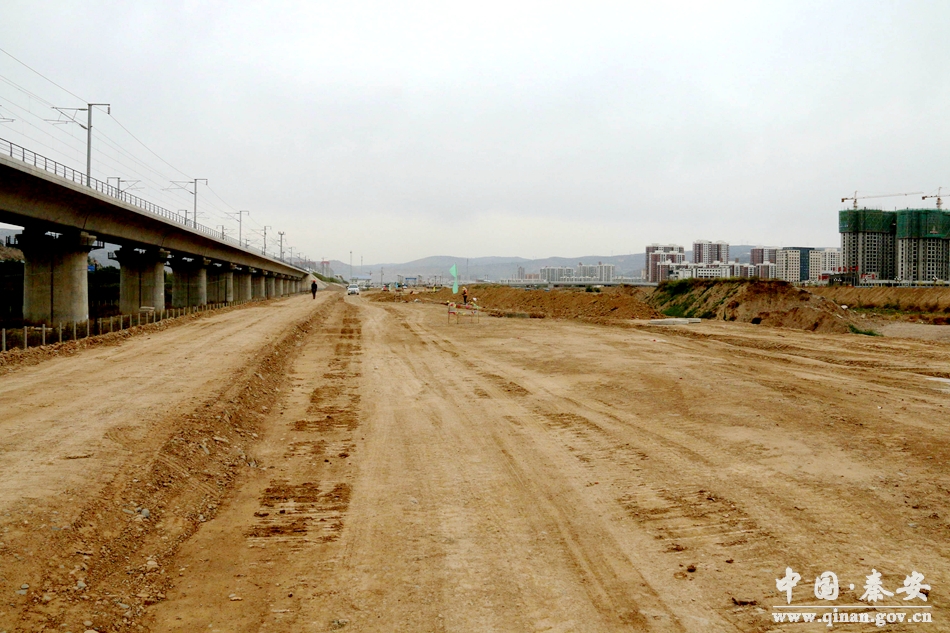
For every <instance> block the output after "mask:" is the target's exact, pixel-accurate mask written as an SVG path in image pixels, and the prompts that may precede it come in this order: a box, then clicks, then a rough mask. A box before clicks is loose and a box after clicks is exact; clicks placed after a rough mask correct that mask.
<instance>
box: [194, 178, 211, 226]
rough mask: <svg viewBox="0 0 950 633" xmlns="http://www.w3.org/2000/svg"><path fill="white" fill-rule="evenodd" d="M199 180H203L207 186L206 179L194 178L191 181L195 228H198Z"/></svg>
mask: <svg viewBox="0 0 950 633" xmlns="http://www.w3.org/2000/svg"><path fill="white" fill-rule="evenodd" d="M199 180H204V181H205V184H206V185H207V184H208V179H207V178H195V179H194V180H193V181H192V182H193V183H194V184H195V213H194V221H195V228H198V181H199Z"/></svg>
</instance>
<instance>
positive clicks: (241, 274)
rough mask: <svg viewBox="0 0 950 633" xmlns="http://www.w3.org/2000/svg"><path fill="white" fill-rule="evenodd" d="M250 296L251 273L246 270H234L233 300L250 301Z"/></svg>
mask: <svg viewBox="0 0 950 633" xmlns="http://www.w3.org/2000/svg"><path fill="white" fill-rule="evenodd" d="M252 297H253V295H252V294H251V273H250V272H248V270H247V268H242V269H236V270H235V272H234V300H235V301H250V300H251V299H252Z"/></svg>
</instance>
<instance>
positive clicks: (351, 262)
mask: <svg viewBox="0 0 950 633" xmlns="http://www.w3.org/2000/svg"><path fill="white" fill-rule="evenodd" d="M350 281H353V251H350Z"/></svg>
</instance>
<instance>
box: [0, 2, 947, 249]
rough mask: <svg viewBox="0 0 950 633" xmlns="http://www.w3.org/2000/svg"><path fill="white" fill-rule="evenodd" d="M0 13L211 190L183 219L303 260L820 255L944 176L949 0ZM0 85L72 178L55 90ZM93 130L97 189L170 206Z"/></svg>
mask: <svg viewBox="0 0 950 633" xmlns="http://www.w3.org/2000/svg"><path fill="white" fill-rule="evenodd" d="M3 4H4V8H3V11H2V13H3V18H2V20H0V47H2V48H3V49H4V50H6V51H8V52H9V53H10V54H12V55H14V56H16V57H17V58H19V59H20V60H22V61H23V62H25V63H27V64H29V65H30V66H31V67H33V68H34V69H36V70H38V71H39V72H41V73H43V74H44V75H46V76H47V77H49V78H50V79H52V80H54V81H55V82H57V83H58V84H60V85H61V86H63V87H64V88H66V89H68V90H70V91H71V92H73V93H75V94H76V95H79V96H80V97H82V98H83V99H88V100H91V101H104V102H109V103H111V104H112V107H113V114H114V115H115V118H116V120H117V121H118V122H121V124H122V125H124V126H125V127H126V128H128V130H130V131H131V132H132V133H133V134H134V135H135V136H137V137H138V138H139V139H141V140H142V141H144V143H145V144H146V145H148V147H150V148H151V149H152V150H154V151H155V152H156V153H157V154H158V155H160V156H161V157H162V158H164V159H165V160H167V161H168V162H169V163H171V164H172V165H174V166H175V167H177V168H178V169H180V170H182V171H183V172H184V173H185V174H187V175H188V176H189V177H199V178H201V177H206V178H208V179H209V184H210V186H211V188H212V190H213V192H214V194H216V195H217V196H220V198H221V199H218V198H216V197H215V195H212V194H211V193H210V192H205V191H204V190H203V188H202V189H199V208H200V210H201V212H202V215H201V216H199V220H200V221H202V222H203V223H204V224H207V225H209V226H213V225H217V224H222V223H223V224H225V225H227V227H228V228H229V229H230V228H231V227H232V226H233V227H236V222H234V221H232V220H230V219H229V218H225V217H224V216H223V215H222V213H223V212H226V211H231V209H230V208H229V207H228V205H230V207H233V208H234V209H250V210H251V212H252V216H251V219H250V220H249V221H246V222H248V225H247V226H248V228H249V229H250V228H254V229H259V228H260V227H261V226H262V225H264V224H267V225H270V226H272V227H273V229H272V231H274V232H276V231H278V230H282V231H285V232H286V233H287V238H288V242H289V244H292V245H294V246H295V248H297V249H302V250H303V252H305V253H307V254H308V255H310V256H311V257H313V258H320V257H326V258H336V259H340V260H344V261H346V260H347V257H348V253H349V251H351V250H352V251H353V254H354V257H355V258H358V257H359V256H361V255H362V256H363V257H364V260H365V262H366V263H367V264H370V263H379V262H393V261H405V260H410V259H415V258H419V257H424V256H427V255H436V254H452V255H458V256H461V257H478V256H487V255H519V256H523V257H545V256H552V255H559V256H565V257H577V256H582V255H589V254H604V255H609V254H610V253H613V254H621V253H633V252H639V251H642V250H643V247H644V245H645V244H647V243H650V242H655V241H661V242H666V241H673V242H678V243H684V244H689V243H691V242H692V240H694V239H712V240H717V239H724V240H727V241H730V242H732V243H766V244H777V245H814V246H828V245H835V244H837V243H838V234H837V214H836V211H837V210H838V209H839V208H840V207H841V206H842V205H841V204H840V202H839V199H840V198H841V197H842V196H845V195H850V193H851V192H853V191H854V190H856V189H857V190H860V191H862V192H863V193H867V194H871V193H891V192H901V191H918V190H925V191H927V192H930V191H931V190H935V189H936V188H937V187H938V186H940V185H944V186H948V187H950V164H948V161H950V159H948V151H947V148H948V145H950V143H948V142H950V123H948V117H947V115H946V104H947V103H948V102H950V53H948V51H947V47H946V44H945V42H946V40H947V36H948V34H950V4H948V3H946V2H871V1H858V2H833V3H832V2H801V1H798V2H750V3H734V2H733V3H723V2H667V3H656V2H643V3H638V2H623V3H583V4H582V3H575V4H567V3H551V2H537V3H529V2H510V1H509V2H500V3H491V2H483V3H478V4H477V5H473V4H465V5H463V4H461V3H444V2H433V3H392V2H378V3H368V2H333V3H318V2H298V3H290V2H243V1H235V0H232V1H230V2H181V3H179V2H169V1H163V2H98V1H95V0H91V1H86V2H82V3H78V2H43V1H37V0H29V1H25V0H5V2H4V3H3ZM0 76H2V77H3V78H5V79H7V80H9V81H11V82H13V83H14V84H16V86H18V87H14V86H12V85H11V84H10V83H6V82H0V117H12V118H15V119H17V120H16V121H15V122H13V123H0V137H2V138H6V139H8V140H11V141H14V142H16V143H20V144H22V145H25V146H27V147H29V148H31V149H35V150H36V151H37V152H39V153H41V154H47V155H50V156H51V157H52V158H59V159H62V160H64V161H66V162H68V163H70V164H72V165H75V166H76V167H77V168H84V165H85V154H84V151H85V150H84V143H85V141H84V138H85V137H84V132H83V131H82V130H81V129H80V128H79V127H78V126H57V127H55V128H54V127H53V126H51V125H49V124H46V123H43V122H42V121H41V119H42V118H54V117H55V113H52V112H51V111H50V110H49V109H48V107H46V105H44V103H43V101H48V102H50V103H52V104H54V105H60V106H79V105H81V104H80V103H79V101H78V100H77V99H75V98H73V97H71V96H70V95H68V94H66V93H64V92H63V91H61V90H59V89H58V88H56V87H55V86H53V85H51V84H49V83H47V82H45V81H43V80H41V79H39V78H37V77H36V76H35V75H33V74H32V73H30V72H29V71H28V70H26V69H24V68H23V67H22V66H20V65H19V64H17V63H16V62H14V61H13V60H11V59H10V58H9V57H7V56H6V55H2V54H0ZM19 88H23V89H26V90H28V91H31V92H33V93H34V94H35V95H37V96H38V97H40V98H41V99H36V98H33V97H28V96H27V95H26V94H24V92H22V91H21V90H20V89H19ZM27 112H29V114H27ZM27 122H29V124H28V123H27ZM30 124H32V125H30ZM94 124H95V129H96V131H97V132H101V133H102V134H104V135H106V137H105V138H104V139H102V140H101V141H100V140H99V139H97V140H96V141H95V142H94V147H95V148H96V154H95V156H94V175H95V176H97V177H100V178H104V177H106V176H117V175H120V176H122V177H125V178H140V179H142V175H144V174H147V175H148V178H149V179H150V180H145V182H143V185H145V186H146V187H145V188H144V189H143V190H141V191H138V192H136V193H138V194H139V195H142V196H143V197H146V198H148V199H151V200H154V201H156V202H158V203H160V204H163V205H164V206H167V207H169V208H173V209H174V208H185V207H190V201H189V198H188V197H186V196H184V195H182V194H181V192H178V193H177V194H176V193H173V192H163V191H160V187H161V186H166V185H167V181H168V180H171V179H184V176H183V175H182V174H180V173H176V172H175V171H174V170H173V169H172V168H171V167H169V166H167V165H165V164H163V163H161V162H160V161H159V160H158V159H156V158H155V157H154V156H152V155H151V154H149V153H148V151H147V150H145V149H144V148H143V147H142V146H140V145H138V144H137V143H136V142H135V141H134V140H133V139H132V138H131V137H130V136H129V135H128V134H126V133H125V132H124V131H123V130H122V129H121V128H119V127H118V126H117V125H116V124H115V122H114V121H111V120H110V118H109V116H108V115H106V114H105V113H104V112H97V113H96V114H95V122H94ZM109 144H115V145H117V146H118V147H120V148H121V149H122V151H124V152H126V153H128V154H132V155H134V156H135V158H136V159H137V160H138V161H141V163H144V164H146V165H148V166H150V167H151V168H152V169H154V170H157V173H156V172H152V171H148V170H146V169H145V167H143V166H142V165H139V164H135V163H132V162H130V161H129V160H128V159H127V158H125V157H122V156H120V155H119V154H118V153H117V151H116V150H115V149H113V148H112V147H109ZM163 178H164V180H163ZM870 202H873V203H877V204H880V205H883V206H884V207H885V208H893V207H894V206H900V207H904V206H908V205H910V206H921V205H923V204H924V203H923V202H922V201H921V200H920V197H919V196H916V197H909V198H886V199H882V200H872V201H870ZM928 202H930V203H932V202H933V201H928ZM206 205H208V206H206ZM210 205H214V206H210ZM272 235H273V233H272ZM270 239H271V238H270V236H269V239H268V242H269V243H270Z"/></svg>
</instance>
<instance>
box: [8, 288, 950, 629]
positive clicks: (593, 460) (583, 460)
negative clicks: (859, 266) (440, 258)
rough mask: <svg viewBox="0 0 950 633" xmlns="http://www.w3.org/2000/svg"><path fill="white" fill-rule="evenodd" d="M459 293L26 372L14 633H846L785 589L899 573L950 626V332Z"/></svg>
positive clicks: (307, 314)
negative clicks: (530, 311)
mask: <svg viewBox="0 0 950 633" xmlns="http://www.w3.org/2000/svg"><path fill="white" fill-rule="evenodd" d="M445 310H446V309H445V308H444V307H443V306H437V305H429V304H422V303H419V304H416V303H409V304H405V303H391V304H385V303H371V302H369V301H367V300H366V298H365V297H344V296H342V295H341V294H340V293H331V292H326V293H321V294H318V300H317V301H312V300H311V299H310V297H309V295H308V296H306V297H297V298H292V299H288V300H285V301H283V302H279V303H276V304H272V305H269V306H259V307H252V308H247V309H243V310H234V311H231V312H228V313H225V314H221V315H209V316H208V317H207V318H205V319H202V320H198V321H195V322H194V323H189V324H184V325H181V326H179V327H176V328H173V329H169V330H167V331H163V332H158V333H155V334H152V335H150V336H148V337H146V336H140V337H133V338H130V339H127V340H125V341H124V342H122V343H121V344H120V345H118V346H116V347H113V348H108V349H91V350H86V351H82V352H78V353H77V354H75V355H73V356H71V357H68V358H59V359H54V360H50V361H47V362H45V363H43V364H40V365H37V366H33V367H23V368H20V369H17V370H15V371H13V372H11V373H9V374H7V375H5V376H3V377H2V379H0V430H2V431H3V432H2V435H0V460H2V464H3V466H4V470H3V472H4V473H5V474H6V476H5V477H4V478H2V479H0V530H2V532H0V534H2V536H0V539H2V541H3V543H2V545H0V574H2V577H0V596H5V598H4V599H3V601H2V602H0V631H2V630H4V629H6V630H8V631H14V630H25V631H26V630H28V631H37V630H44V627H46V628H45V630H49V631H52V630H56V631H71V632H73V633H75V632H77V631H79V632H81V631H85V630H87V629H92V630H97V631H113V630H116V631H137V630H150V631H182V632H184V631H188V632H193V631H221V632H224V631H228V632H231V631H233V632H244V631H247V632H251V631H253V632H266V631H275V632H280V631H288V632H296V631H335V630H343V631H379V632H391V631H457V632H465V633H468V632H482V631H505V632H509V631H552V632H568V631H578V632H580V631H605V632H606V631H626V630H629V631H802V630H818V629H819V628H820V629H821V630H828V629H827V628H825V627H824V625H811V626H810V627H806V626H804V625H802V624H787V623H786V624H779V623H776V622H775V614H776V613H780V612H784V611H788V609H777V608H774V607H777V606H786V607H788V606H792V607H796V608H800V607H801V605H814V604H820V605H822V606H838V605H855V604H861V602H860V597H861V596H862V594H863V593H864V585H865V584H866V583H867V580H866V577H867V576H870V575H872V573H873V572H872V570H876V571H877V572H880V573H881V575H882V576H881V577H882V580H883V585H884V588H885V589H887V590H888V591H891V592H894V591H895V589H897V588H899V587H901V586H902V585H903V582H904V579H905V577H907V576H909V575H910V574H911V573H912V571H918V572H920V573H922V574H924V576H925V580H924V581H923V582H924V583H925V584H929V585H930V586H931V588H932V589H931V590H930V592H929V600H927V601H926V602H925V601H923V600H921V599H919V598H917V599H914V600H912V601H910V602H906V601H904V600H902V599H901V598H902V597H903V595H904V594H902V593H896V594H895V595H894V596H892V597H885V599H884V600H883V601H881V602H880V603H878V605H877V611H878V612H881V613H888V612H897V611H903V612H906V613H908V614H913V613H914V612H922V611H924V610H923V609H917V610H916V611H915V610H913V609H910V608H907V607H908V606H917V607H930V609H926V611H927V612H928V613H932V617H933V621H934V622H933V624H929V625H912V624H908V623H905V624H888V625H887V628H886V629H885V630H891V631H902V630H907V631H920V630H950V613H948V610H947V607H948V601H947V598H946V595H947V593H946V592H947V590H948V588H950V564H948V562H950V561H948V543H950V539H948V536H950V524H948V518H950V466H948V457H950V442H948V439H950V431H948V417H950V416H948V408H950V399H948V393H950V345H948V344H946V343H942V342H934V341H920V340H908V339H891V338H875V337H862V336H856V335H830V334H814V333H807V332H801V331H793V330H781V329H775V328H762V327H757V326H752V325H742V324H736V323H703V324H700V325H698V326H674V327H662V326H649V325H647V324H646V323H643V322H634V323H629V324H628V325H626V326H621V325H613V326H606V325H596V324H585V323H579V322H576V321H556V320H551V319H543V320H538V319H501V318H486V317H482V318H481V320H480V321H479V322H477V323H474V322H471V321H470V320H468V319H463V320H462V323H460V324H456V323H451V324H449V323H448V322H447V317H446V312H445ZM146 510H147V512H146ZM788 567H790V568H792V570H794V571H795V572H797V573H798V574H800V575H801V581H800V582H799V583H798V585H797V586H796V587H795V588H794V590H793V594H792V602H791V605H788V603H787V602H786V594H785V593H784V592H779V591H778V590H777V588H776V579H778V578H781V577H783V576H784V575H785V573H786V572H785V570H786V568H788ZM826 571H832V572H835V573H836V574H837V578H838V581H839V585H840V595H839V597H838V598H837V600H836V601H834V602H831V601H823V600H818V599H817V598H816V597H815V593H814V591H815V589H814V586H815V578H816V577H817V576H818V575H820V574H822V573H823V572H826ZM22 585H29V587H27V588H22V589H21V587H22ZM851 585H854V588H853V589H851V588H849V587H850V586H851ZM18 591H19V592H22V593H17V592H18ZM881 605H883V606H881ZM894 607H901V608H900V609H895V608H894ZM812 611H818V610H816V609H812ZM827 611H829V609H822V610H820V612H827ZM907 617H910V616H909V615H908V616H907ZM863 626H864V627H867V626H868V625H863ZM872 628H874V627H872ZM845 630H858V628H857V627H856V626H855V625H850V626H849V627H846V628H845ZM862 630H863V629H862Z"/></svg>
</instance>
